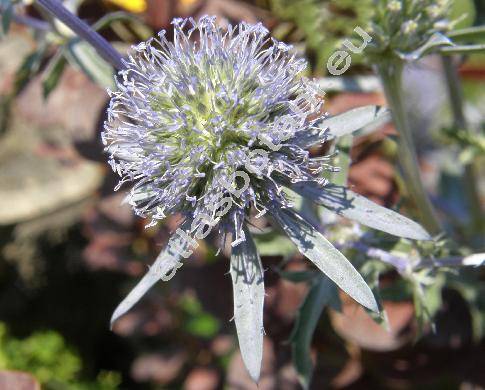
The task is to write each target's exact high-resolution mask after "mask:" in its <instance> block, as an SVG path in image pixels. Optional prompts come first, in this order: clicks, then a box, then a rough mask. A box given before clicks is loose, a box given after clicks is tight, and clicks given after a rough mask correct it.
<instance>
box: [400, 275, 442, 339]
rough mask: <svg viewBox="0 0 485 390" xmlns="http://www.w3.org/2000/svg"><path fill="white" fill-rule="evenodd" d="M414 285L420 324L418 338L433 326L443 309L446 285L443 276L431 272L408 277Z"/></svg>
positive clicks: (415, 309) (414, 297) (414, 296)
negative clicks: (428, 326)
mask: <svg viewBox="0 0 485 390" xmlns="http://www.w3.org/2000/svg"><path fill="white" fill-rule="evenodd" d="M407 278H409V279H410V280H411V282H412V283H413V302H414V311H415V315H416V319H417V322H418V331H419V332H418V336H419V335H421V334H422V332H423V330H424V328H425V326H426V325H428V324H431V325H432V327H433V329H434V324H433V319H434V317H435V315H436V313H437V312H438V310H439V309H440V308H441V307H442V296H441V290H442V288H443V286H444V283H445V276H444V275H443V274H438V275H432V274H431V271H430V270H421V271H419V272H415V273H413V274H412V275H408V277H407Z"/></svg>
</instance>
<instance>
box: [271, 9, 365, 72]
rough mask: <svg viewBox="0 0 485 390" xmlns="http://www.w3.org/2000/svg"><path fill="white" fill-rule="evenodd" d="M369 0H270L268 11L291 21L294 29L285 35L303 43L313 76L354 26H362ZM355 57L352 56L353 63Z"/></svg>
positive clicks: (323, 68)
mask: <svg viewBox="0 0 485 390" xmlns="http://www.w3.org/2000/svg"><path fill="white" fill-rule="evenodd" d="M371 5H372V1H371V0H362V1H353V0H271V1H270V8H271V11H272V12H273V13H274V14H275V15H276V16H277V17H278V18H279V19H281V20H283V21H288V22H291V23H293V24H294V25H295V27H296V31H291V34H288V36H285V37H277V38H284V39H290V40H292V41H301V42H304V44H305V52H306V56H307V58H308V59H309V60H310V62H311V64H312V66H313V69H312V71H313V73H315V74H317V75H321V74H324V73H325V72H326V69H327V68H326V63H327V61H328V58H329V57H330V55H331V54H332V53H333V52H334V51H335V50H337V49H338V48H339V47H340V46H341V43H342V41H343V40H344V39H347V38H352V37H353V36H355V32H354V28H355V27H357V26H361V27H365V26H366V25H367V24H368V21H369V20H370V17H371V15H372V6H371ZM355 63H359V58H358V57H356V62H355Z"/></svg>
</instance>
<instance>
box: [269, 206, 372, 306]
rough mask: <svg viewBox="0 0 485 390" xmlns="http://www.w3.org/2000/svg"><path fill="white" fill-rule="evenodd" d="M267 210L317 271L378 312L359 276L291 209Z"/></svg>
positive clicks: (336, 251) (369, 291)
mask: <svg viewBox="0 0 485 390" xmlns="http://www.w3.org/2000/svg"><path fill="white" fill-rule="evenodd" d="M271 213H272V214H273V215H274V217H275V218H276V219H277V220H278V222H279V224H280V225H281V227H282V228H283V230H284V231H285V232H286V234H288V237H289V238H290V239H291V240H292V241H293V242H294V244H295V245H296V246H297V247H298V249H299V250H300V252H301V253H302V254H304V255H305V256H306V257H308V259H310V260H311V261H312V262H313V263H314V264H315V265H316V266H317V268H318V269H319V270H320V271H322V272H323V273H324V274H325V275H327V276H328V277H329V278H330V279H331V280H332V281H333V282H334V283H335V284H336V285H337V286H339V287H340V288H341V289H342V290H344V291H345V292H346V293H347V294H348V295H350V296H351V297H352V298H353V299H355V300H356V301H357V302H358V303H360V304H361V305H363V306H365V307H367V308H369V309H370V310H373V311H378V307H377V303H376V300H375V298H374V295H373V294H372V292H371V290H370V288H369V286H367V284H366V282H365V281H364V279H363V278H362V276H361V275H360V274H359V273H358V272H357V271H356V269H355V268H354V267H353V265H352V264H351V263H350V262H349V261H348V260H347V259H346V258H345V256H344V255H343V254H342V253H340V252H339V251H338V250H337V249H335V248H334V247H333V245H332V244H331V243H330V242H328V241H327V240H326V239H325V237H323V236H322V235H321V234H320V233H319V232H318V231H316V230H315V229H314V228H313V227H312V226H311V225H310V224H308V223H307V222H306V221H304V220H303V219H302V218H301V217H300V216H298V215H297V214H295V213H294V212H293V211H291V210H286V209H281V210H280V209H273V210H271Z"/></svg>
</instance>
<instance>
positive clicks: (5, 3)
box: [0, 0, 14, 34]
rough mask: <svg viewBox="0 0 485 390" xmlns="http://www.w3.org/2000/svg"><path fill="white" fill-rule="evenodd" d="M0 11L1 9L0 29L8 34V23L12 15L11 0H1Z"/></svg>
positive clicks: (10, 21)
mask: <svg viewBox="0 0 485 390" xmlns="http://www.w3.org/2000/svg"><path fill="white" fill-rule="evenodd" d="M0 11H2V12H1V13H2V30H3V33H4V34H8V31H9V30H10V24H11V23H12V17H13V11H14V9H13V3H12V1H11V0H2V1H1V2H0Z"/></svg>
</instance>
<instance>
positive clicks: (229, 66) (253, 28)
mask: <svg viewBox="0 0 485 390" xmlns="http://www.w3.org/2000/svg"><path fill="white" fill-rule="evenodd" d="M173 24H174V38H173V42H169V41H168V40H167V38H166V34H165V31H162V32H161V33H160V34H158V39H152V40H150V41H148V42H146V43H145V42H144V43H141V44H139V45H138V46H136V47H135V50H136V53H135V55H134V56H132V57H130V58H129V61H127V63H126V66H127V69H126V70H124V71H122V72H120V74H121V81H118V82H117V86H118V91H117V92H112V93H111V103H110V106H109V111H108V120H107V121H106V123H105V131H104V133H103V141H104V143H105V145H107V150H108V151H109V153H110V164H111V166H112V168H113V170H115V171H116V172H117V173H118V174H119V175H120V176H121V177H122V179H121V181H120V184H119V185H121V184H123V183H124V182H127V181H133V182H134V183H135V185H134V187H133V189H132V190H131V192H130V195H129V203H130V204H131V205H132V206H133V208H134V210H135V212H136V213H137V214H138V215H140V216H150V217H152V219H153V221H156V220H160V219H163V218H165V216H166V215H169V214H172V213H175V212H182V213H184V214H193V215H194V216H195V217H197V215H198V214H200V213H207V210H208V209H211V210H214V211H215V212H217V211H219V212H220V210H217V208H214V207H213V206H214V205H215V204H217V202H219V201H220V200H221V199H222V197H223V195H224V194H227V193H228V185H229V184H231V183H233V184H232V185H233V187H234V189H235V187H236V184H237V186H238V187H241V186H242V185H244V184H248V185H246V186H244V190H243V191H242V193H237V197H236V196H234V194H232V195H231V197H232V199H233V202H232V203H231V209H230V210H226V213H225V215H226V217H225V218H222V219H223V221H222V222H224V221H232V222H233V223H235V224H236V226H235V230H236V233H237V236H238V238H240V233H241V218H242V216H243V215H244V213H245V212H246V211H247V210H248V209H249V208H250V207H251V206H254V207H255V208H256V209H257V210H258V211H260V212H264V211H265V210H266V209H267V207H268V205H269V204H274V205H277V206H283V205H285V206H286V205H288V201H287V199H286V198H285V195H284V194H283V193H282V191H281V187H280V186H279V185H278V184H277V183H276V182H275V180H274V179H273V178H274V177H275V175H277V174H279V175H284V176H286V177H288V178H290V179H291V180H292V181H294V182H296V181H307V180H314V181H318V182H321V179H318V178H317V177H316V176H315V174H317V173H318V172H320V171H321V170H322V169H324V168H325V167H326V165H325V164H322V162H321V161H320V162H317V161H315V160H313V159H311V158H309V155H308V152H307V151H305V150H303V149H301V148H300V147H299V146H298V145H296V144H295V143H294V142H293V139H294V138H295V137H297V136H298V135H299V134H300V133H302V132H308V131H309V130H310V129H312V128H313V127H314V126H313V125H314V123H315V122H316V121H317V120H318V119H319V116H320V115H318V114H319V111H320V106H321V103H322V101H321V99H319V97H318V96H317V95H318V88H317V86H316V85H315V84H314V83H313V82H312V81H310V80H307V79H304V78H302V77H301V75H300V74H301V72H302V71H303V70H304V69H305V66H306V63H305V61H304V60H301V59H296V58H295V56H294V55H293V54H290V51H289V49H290V48H289V46H287V45H285V44H283V43H280V42H276V41H275V40H272V39H269V38H268V31H267V30H266V29H265V28H264V27H263V26H262V25H261V24H257V25H249V24H247V23H241V24H239V25H238V26H236V27H232V26H229V27H228V29H227V30H223V29H221V28H219V27H218V26H217V25H216V24H215V18H213V17H204V18H202V19H200V20H199V21H198V22H196V21H194V20H192V19H189V20H187V19H185V20H181V19H178V20H175V21H174V22H173ZM195 37H197V40H194V38H195ZM320 160H321V159H320ZM236 172H240V173H243V172H244V173H245V174H242V175H241V174H240V173H239V174H238V173H236ZM246 174H247V176H246ZM235 178H236V180H234V179H235ZM247 178H249V183H243V182H242V181H244V180H245V179H247ZM221 206H222V205H221ZM219 214H220V213H219ZM211 217H212V215H211ZM234 221H235V222H234Z"/></svg>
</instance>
